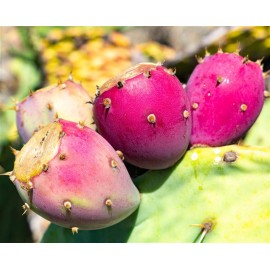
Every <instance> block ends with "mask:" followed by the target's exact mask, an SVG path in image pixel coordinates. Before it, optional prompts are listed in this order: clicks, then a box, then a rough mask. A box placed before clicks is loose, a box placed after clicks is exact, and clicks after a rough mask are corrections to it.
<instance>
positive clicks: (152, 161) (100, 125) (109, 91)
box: [93, 63, 191, 169]
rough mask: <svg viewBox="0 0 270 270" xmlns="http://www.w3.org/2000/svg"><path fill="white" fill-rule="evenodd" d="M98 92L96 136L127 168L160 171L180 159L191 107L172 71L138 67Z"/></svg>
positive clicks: (146, 65)
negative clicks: (121, 157) (125, 162)
mask: <svg viewBox="0 0 270 270" xmlns="http://www.w3.org/2000/svg"><path fill="white" fill-rule="evenodd" d="M99 92H100V93H98V94H99V95H97V97H96V99H95V101H94V106H93V111H94V120H95V123H96V125H97V130H98V132H99V133H100V134H101V135H102V136H103V137H104V138H105V139H106V140H107V141H108V142H109V143H110V144H111V145H112V146H113V147H114V148H115V149H116V150H120V151H122V152H123V154H124V157H125V160H126V161H127V162H129V163H131V164H133V165H135V166H137V167H140V168H145V169H164V168H168V167H170V166H172V165H173V164H175V163H176V162H177V161H178V160H179V159H180V158H181V157H182V156H183V154H184V153H185V151H186V149H187V147H188V144H189V139H190V133H191V117H190V104H189V101H188V98H187V95H186V93H185V90H184V89H183V87H182V84H181V82H180V81H179V80H178V78H177V77H176V76H175V75H174V73H173V71H172V70H169V69H166V68H165V67H163V66H160V65H156V64H152V63H141V64H138V65H136V66H134V67H131V68H130V69H128V70H126V71H125V72H124V73H123V74H120V75H119V76H117V77H114V78H112V79H111V80H109V81H107V82H106V83H105V84H104V85H103V86H101V88H100V89H99Z"/></svg>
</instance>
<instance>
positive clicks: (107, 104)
mask: <svg viewBox="0 0 270 270" xmlns="http://www.w3.org/2000/svg"><path fill="white" fill-rule="evenodd" d="M111 104H112V101H111V99H110V98H104V99H103V105H104V107H105V109H109V108H110V107H111Z"/></svg>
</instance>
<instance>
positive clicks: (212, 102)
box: [186, 51, 265, 146]
mask: <svg viewBox="0 0 270 270" xmlns="http://www.w3.org/2000/svg"><path fill="white" fill-rule="evenodd" d="M186 90H187V95H188V97H189V100H190V104H191V107H192V120H193V124H192V134H191V145H193V146H196V145H208V146H222V145H227V144H230V143H234V142H236V141H237V140H238V139H240V138H241V137H242V136H243V135H244V134H245V133H246V132H247V131H248V130H249V128H250V127H251V126H252V125H253V123H254V122H255V120H256V119H257V117H258V116H259V114H260V112H261V110H262V107H263V104H264V90H265V86H264V76H263V72H262V66H261V65H260V61H257V62H252V61H250V60H248V58H245V57H242V56H240V55H239V54H237V53H223V52H221V51H219V52H217V53H216V54H214V55H207V56H206V57H205V58H204V59H203V60H201V63H199V64H198V65H197V66H196V68H195V69H194V71H193V72H192V74H191V76H190V78H189V80H188V83H187V87H186Z"/></svg>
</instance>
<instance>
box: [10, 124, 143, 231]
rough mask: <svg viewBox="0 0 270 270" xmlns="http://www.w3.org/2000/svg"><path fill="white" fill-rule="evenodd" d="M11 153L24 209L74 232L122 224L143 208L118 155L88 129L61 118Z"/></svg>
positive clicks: (15, 181)
mask: <svg viewBox="0 0 270 270" xmlns="http://www.w3.org/2000/svg"><path fill="white" fill-rule="evenodd" d="M13 152H14V154H15V155H16V159H15V164H14V170H13V172H12V173H11V175H10V179H11V180H12V181H13V182H14V183H15V185H16V187H17V189H18V191H19V194H20V195H21V197H22V199H23V200H24V201H25V204H24V206H23V208H24V209H25V210H27V209H28V208H30V209H32V210H33V211H35V212H36V213H38V214H39V215H41V216H43V217H44V218H46V219H48V220H50V221H51V222H53V223H56V224H58V225H60V226H63V227H68V228H71V229H72V231H73V232H76V231H77V230H78V229H82V230H94V229H101V228H105V227H108V226H110V225H113V224H115V223H118V222H120V221H121V220H123V219H124V218H126V217H127V216H129V215H130V214H131V213H132V212H134V211H135V210H136V208H137V207H138V205H139V202H140V194H139V192H138V190H137V188H136V187H135V185H134V184H133V182H132V180H131V178H130V176H129V174H128V172H127V170H126V168H125V165H124V164H123V162H122V160H121V158H120V157H119V156H118V154H117V152H116V151H115V150H114V149H113V148H112V146H111V145H110V144H109V143H108V142H107V141H106V140H105V139H104V138H102V137H101V136H100V135H99V134H98V133H96V132H95V131H93V130H92V129H90V128H88V127H86V126H82V125H81V124H77V123H74V122H71V121H66V120H58V121H56V122H53V123H50V124H48V125H46V126H45V127H43V128H42V129H40V130H39V131H38V132H36V133H35V134H34V135H33V136H32V137H31V139H30V140H29V141H28V142H27V143H26V144H25V145H24V146H23V148H22V149H21V151H19V152H18V151H15V150H13Z"/></svg>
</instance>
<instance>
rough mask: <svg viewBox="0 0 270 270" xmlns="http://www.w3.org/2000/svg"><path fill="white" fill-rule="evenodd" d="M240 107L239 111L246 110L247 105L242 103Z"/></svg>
mask: <svg viewBox="0 0 270 270" xmlns="http://www.w3.org/2000/svg"><path fill="white" fill-rule="evenodd" d="M240 108H241V111H242V112H245V111H246V110H247V108H248V107H247V105H246V104H242V105H241V107H240Z"/></svg>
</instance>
